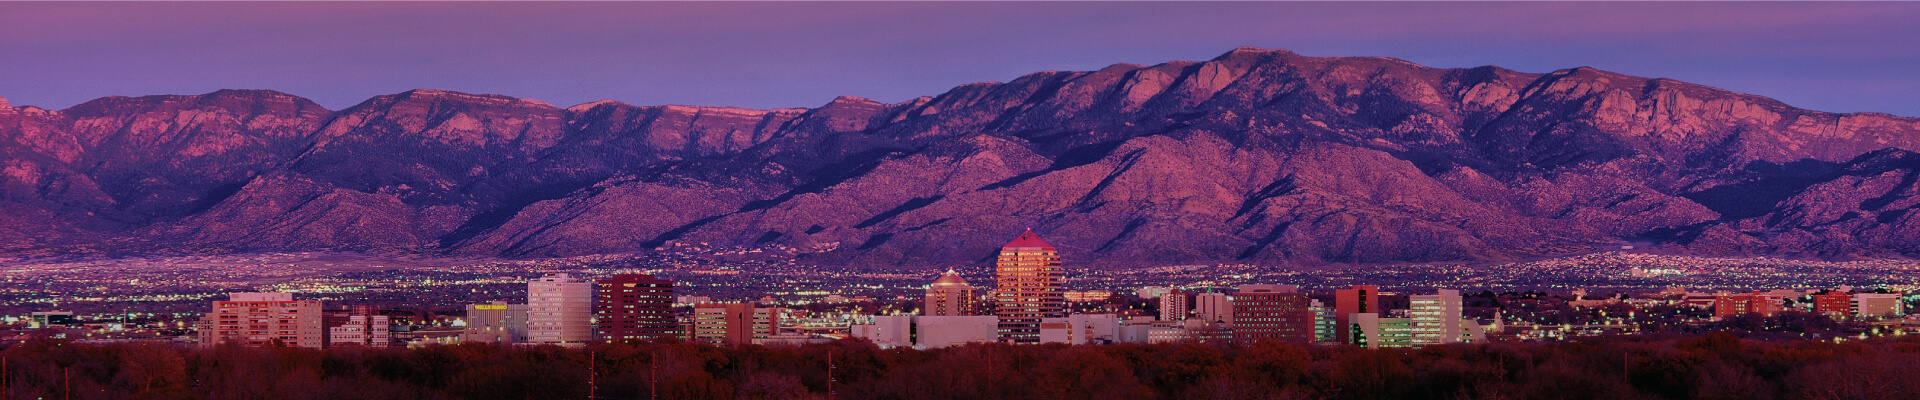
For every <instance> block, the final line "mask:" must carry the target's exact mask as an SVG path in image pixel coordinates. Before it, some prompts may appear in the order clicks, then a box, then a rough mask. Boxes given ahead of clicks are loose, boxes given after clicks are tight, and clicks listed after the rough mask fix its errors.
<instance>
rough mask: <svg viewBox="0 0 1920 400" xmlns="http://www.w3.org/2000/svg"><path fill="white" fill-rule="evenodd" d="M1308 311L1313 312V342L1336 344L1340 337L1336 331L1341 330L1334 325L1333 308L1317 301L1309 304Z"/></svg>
mask: <svg viewBox="0 0 1920 400" xmlns="http://www.w3.org/2000/svg"><path fill="white" fill-rule="evenodd" d="M1307 310H1310V311H1312V312H1313V342H1314V343H1335V342H1334V340H1337V339H1338V338H1339V337H1340V334H1339V333H1336V332H1335V331H1337V330H1339V329H1340V328H1339V327H1338V326H1337V325H1334V323H1333V307H1327V305H1326V304H1324V303H1321V302H1320V300H1317V299H1316V300H1312V301H1311V302H1309V303H1308V305H1307Z"/></svg>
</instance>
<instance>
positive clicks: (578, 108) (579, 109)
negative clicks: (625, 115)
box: [567, 99, 633, 112]
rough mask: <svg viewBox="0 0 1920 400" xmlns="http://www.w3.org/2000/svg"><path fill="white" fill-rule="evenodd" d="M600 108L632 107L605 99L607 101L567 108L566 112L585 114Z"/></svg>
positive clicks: (591, 102)
mask: <svg viewBox="0 0 1920 400" xmlns="http://www.w3.org/2000/svg"><path fill="white" fill-rule="evenodd" d="M600 106H614V107H621V106H626V107H632V106H633V105H630V104H627V103H622V102H619V101H615V100H611V99H607V100H599V101H590V102H586V103H580V104H575V105H574V106H573V107H567V111H572V112H586V111H587V110H592V109H594V108H599V107H600Z"/></svg>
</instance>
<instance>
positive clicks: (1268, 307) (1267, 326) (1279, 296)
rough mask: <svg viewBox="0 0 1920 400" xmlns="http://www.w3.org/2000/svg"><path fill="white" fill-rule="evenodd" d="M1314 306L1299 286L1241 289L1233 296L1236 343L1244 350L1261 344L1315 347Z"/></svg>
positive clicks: (1242, 287)
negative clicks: (1257, 343) (1260, 342)
mask: <svg viewBox="0 0 1920 400" xmlns="http://www.w3.org/2000/svg"><path fill="white" fill-rule="evenodd" d="M1202 304H1205V303H1202ZM1312 304H1313V303H1312V299H1308V298H1307V294H1306V293H1299V289H1298V287H1296V286H1290V285H1241V286H1240V292H1239V293H1234V295H1233V319H1232V321H1233V342H1234V344H1237V345H1241V346H1248V345H1252V344H1254V343H1255V342H1259V341H1261V340H1279V341H1282V342H1287V343H1293V344H1307V343H1312V342H1313V341H1314V339H1313V336H1314V335H1313V329H1314V326H1313V322H1314V315H1313V310H1312V309H1311V308H1310V307H1311V306H1312Z"/></svg>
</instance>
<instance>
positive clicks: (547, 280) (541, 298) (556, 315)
mask: <svg viewBox="0 0 1920 400" xmlns="http://www.w3.org/2000/svg"><path fill="white" fill-rule="evenodd" d="M590 341H593V283H592V282H588V281H585V280H582V279H579V278H574V277H572V276H569V275H567V274H546V275H544V276H541V277H540V278H538V279H533V280H529V281H527V342H528V343H540V344H559V345H568V346H579V345H585V344H586V343H587V342H590Z"/></svg>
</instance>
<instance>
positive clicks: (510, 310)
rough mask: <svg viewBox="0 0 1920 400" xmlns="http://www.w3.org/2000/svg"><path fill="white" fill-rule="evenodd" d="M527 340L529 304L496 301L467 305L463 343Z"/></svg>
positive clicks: (518, 341) (461, 337)
mask: <svg viewBox="0 0 1920 400" xmlns="http://www.w3.org/2000/svg"><path fill="white" fill-rule="evenodd" d="M526 341H527V305H525V304H507V302H504V301H496V302H492V303H487V304H468V305H467V327H466V329H465V330H464V331H462V332H461V334H460V342H461V343H524V342H526Z"/></svg>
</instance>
